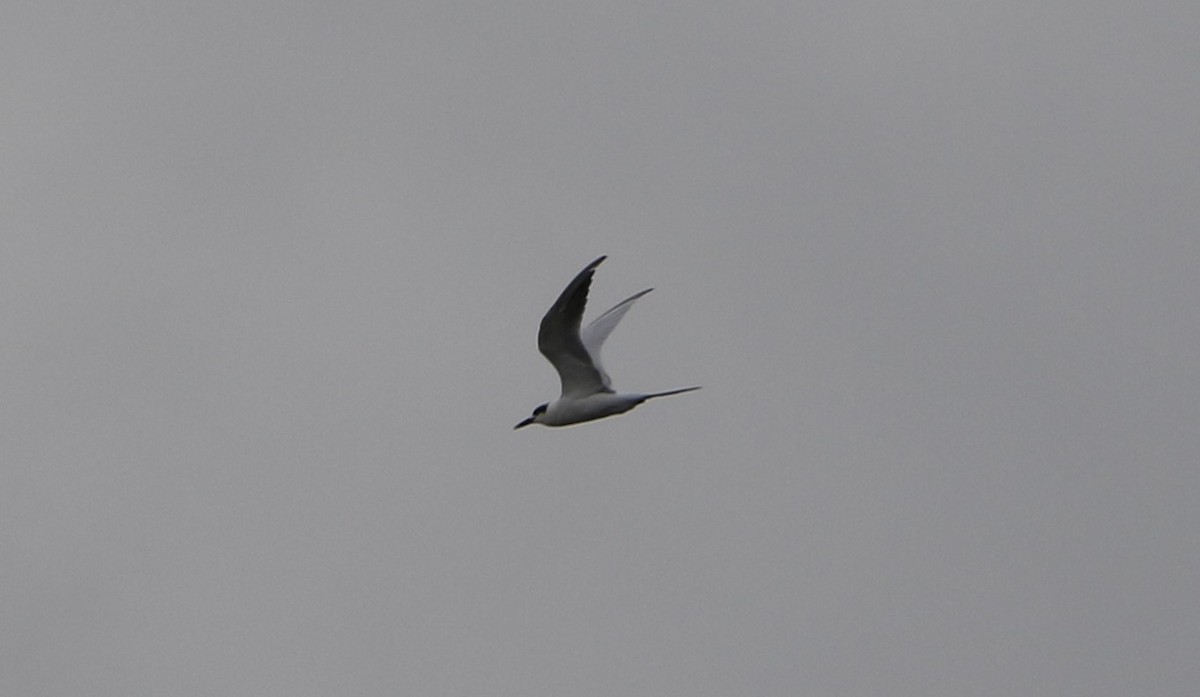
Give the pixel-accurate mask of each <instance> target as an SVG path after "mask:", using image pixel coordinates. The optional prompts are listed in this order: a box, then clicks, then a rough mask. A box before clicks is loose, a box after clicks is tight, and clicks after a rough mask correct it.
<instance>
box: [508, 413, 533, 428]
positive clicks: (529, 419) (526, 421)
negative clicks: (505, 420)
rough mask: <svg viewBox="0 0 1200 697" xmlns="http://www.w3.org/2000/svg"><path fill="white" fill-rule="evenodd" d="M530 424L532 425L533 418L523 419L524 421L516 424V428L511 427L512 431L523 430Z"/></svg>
mask: <svg viewBox="0 0 1200 697" xmlns="http://www.w3.org/2000/svg"><path fill="white" fill-rule="evenodd" d="M531 423H533V417H532V416H531V417H529V418H528V419H525V420H524V421H522V422H521V423H519V424H517V425H516V426H513V430H514V431H515V430H517V429H518V428H525V427H526V426H528V425H529V424H531Z"/></svg>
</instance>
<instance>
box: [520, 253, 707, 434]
mask: <svg viewBox="0 0 1200 697" xmlns="http://www.w3.org/2000/svg"><path fill="white" fill-rule="evenodd" d="M605 258H606V257H603V256H602V257H600V258H599V259H596V260H595V261H593V262H592V263H590V264H588V265H587V266H586V267H585V268H584V269H583V271H580V272H579V275H578V276H576V277H575V279H574V280H573V281H571V282H570V283H569V284H567V287H566V288H565V289H564V290H563V292H562V295H559V296H558V300H555V301H554V305H552V306H551V307H550V310H549V311H547V312H546V316H545V317H543V318H542V324H541V327H540V328H539V329H538V350H539V351H541V352H542V355H543V356H545V357H546V360H548V361H550V364H551V365H553V366H554V369H555V370H557V371H558V377H559V379H560V380H562V395H561V396H560V397H559V398H558V399H556V400H554V401H553V402H547V403H546V404H540V405H538V407H537V408H535V409H534V410H533V414H532V415H531V416H530V417H529V418H528V419H525V420H524V421H522V422H521V423H519V424H517V425H516V426H513V430H516V429H518V428H524V427H525V426H528V425H530V424H542V425H544V426H569V425H571V424H577V423H582V422H584V421H592V420H593V419H602V418H604V417H606V416H614V415H616V414H624V413H625V412H627V411H629V410H630V409H632V408H634V407H636V406H637V405H639V404H641V403H642V402H644V401H646V400H647V399H654V398H656V397H669V396H670V395H674V394H682V393H684V392H691V391H692V390H698V389H700V388H699V387H684V388H682V389H678V390H668V391H666V392H651V393H649V394H643V393H630V394H618V393H616V392H614V391H613V389H612V380H611V379H609V377H608V373H606V372H604V366H603V365H601V364H600V346H601V345H603V344H604V340H605V339H607V338H608V335H609V334H611V333H612V330H613V329H614V328H616V326H617V323H618V322H620V321H621V318H622V317H624V316H625V313H626V312H628V311H629V308H630V307H632V306H633V303H634V301H636V300H637V299H638V298H640V297H642V296H643V295H645V294H646V293H649V292H650V291H652V290H654V289H653V288H647V289H646V290H643V291H641V292H640V293H634V294H633V295H631V296H629V297H628V298H626V299H624V300H622V301H621V302H619V303H617V304H616V305H615V306H613V308H612V309H610V310H609V311H608V312H605V313H604V314H602V315H600V316H599V317H597V318H596V319H594V320H592V322H591V324H589V325H588V326H587V327H584V329H583V331H580V329H579V327H580V325H581V324H582V323H583V308H584V306H585V305H587V296H588V288H590V287H591V285H592V276H593V275H594V274H595V273H596V267H597V266H599V265H600V262H602V261H604V260H605Z"/></svg>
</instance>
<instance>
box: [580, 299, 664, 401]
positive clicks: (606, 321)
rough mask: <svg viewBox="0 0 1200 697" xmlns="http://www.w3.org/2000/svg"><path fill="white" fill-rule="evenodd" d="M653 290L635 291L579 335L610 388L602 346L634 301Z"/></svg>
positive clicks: (601, 380)
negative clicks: (602, 358) (601, 355)
mask: <svg viewBox="0 0 1200 697" xmlns="http://www.w3.org/2000/svg"><path fill="white" fill-rule="evenodd" d="M652 290H654V289H653V288H647V289H646V290H643V291H642V292H640V293H635V294H633V295H631V296H630V297H628V298H625V299H624V300H622V301H621V302H619V303H617V304H616V305H614V306H613V307H612V308H611V309H610V310H608V311H607V312H605V313H604V314H602V315H600V316H599V317H597V318H596V319H594V320H592V321H591V323H589V324H588V326H587V327H585V328H584V329H583V331H582V332H581V333H580V335H579V339H580V341H582V342H583V347H584V348H585V349H587V352H588V355H589V356H591V357H592V365H594V366H596V372H598V373H600V382H601V383H602V384H603V385H604V386H605V387H607V388H609V389H612V380H611V379H609V377H608V373H606V372H605V371H604V365H603V364H602V363H601V362H600V347H601V346H603V345H604V340H605V339H607V338H608V335H609V334H611V333H612V330H613V329H615V328H616V326H617V323H619V322H620V321H621V318H622V317H624V316H625V313H626V312H628V311H629V308H631V307H633V301H635V300H637V299H638V298H640V297H642V296H643V295H645V294H646V293H649V292H650V291H652Z"/></svg>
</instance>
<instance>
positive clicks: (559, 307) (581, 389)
mask: <svg viewBox="0 0 1200 697" xmlns="http://www.w3.org/2000/svg"><path fill="white" fill-rule="evenodd" d="M604 259H605V257H600V258H598V259H596V260H595V261H593V262H592V263H590V264H588V265H587V266H586V267H585V268H584V269H583V271H580V272H579V274H578V275H577V276H575V278H574V280H572V281H571V282H570V283H568V284H567V287H566V288H565V289H564V290H563V292H562V294H561V295H559V296H558V300H555V301H554V305H552V306H551V307H550V309H549V310H548V311H547V312H546V316H545V317H542V324H541V327H539V329H538V350H539V351H541V352H542V355H543V356H545V357H546V360H548V361H550V364H551V365H553V366H554V369H555V370H557V371H558V377H559V380H561V381H562V396H564V397H568V396H570V397H586V396H587V395H590V394H595V393H596V392H611V391H612V390H610V389H609V388H608V386H607V381H606V380H605V379H604V378H603V376H602V373H601V372H600V369H599V368H598V367H597V366H596V364H595V362H594V360H593V358H592V356H591V354H589V353H588V350H587V349H586V348H584V345H583V341H582V340H581V339H580V336H579V325H580V324H582V323H583V309H584V307H585V306H586V305H587V295H588V289H589V288H591V285H592V276H593V275H594V274H595V273H596V267H597V266H599V265H600V262H602V261H604Z"/></svg>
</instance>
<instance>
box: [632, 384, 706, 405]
mask: <svg viewBox="0 0 1200 697" xmlns="http://www.w3.org/2000/svg"><path fill="white" fill-rule="evenodd" d="M698 389H700V387H699V386H696V387H684V388H681V389H678V390H668V391H666V392H655V393H654V394H648V395H644V396H643V397H642V401H643V402H644V401H646V400H647V399H654V398H655V397H670V396H671V395H673V394H683V393H684V392H691V391H692V390H698Z"/></svg>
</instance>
